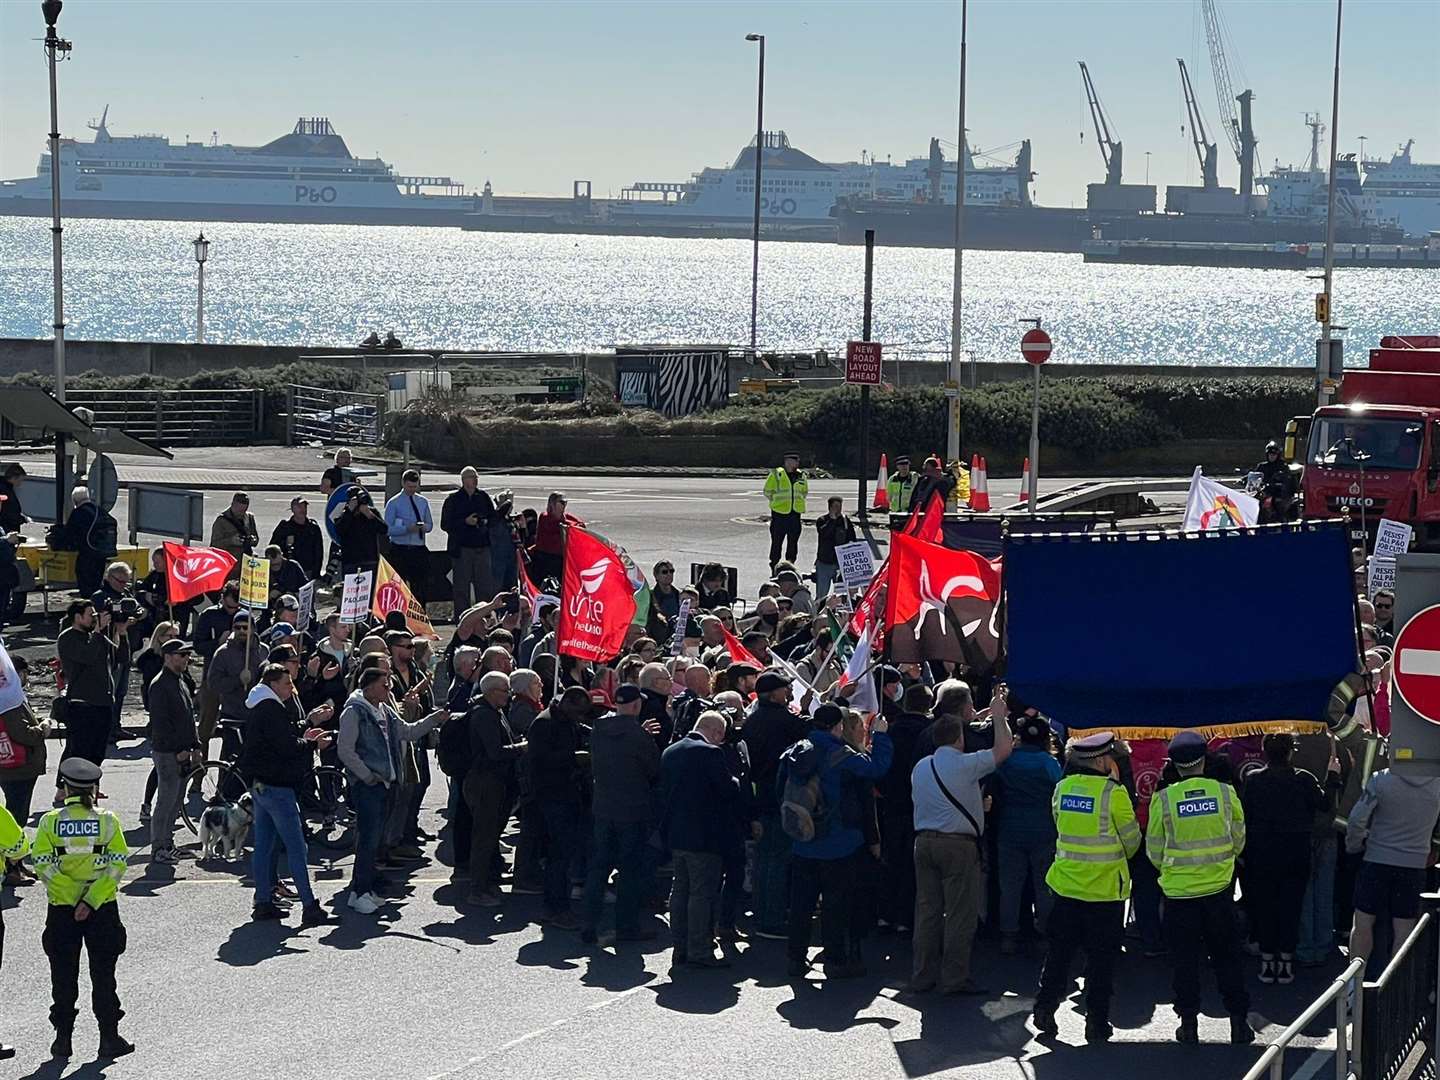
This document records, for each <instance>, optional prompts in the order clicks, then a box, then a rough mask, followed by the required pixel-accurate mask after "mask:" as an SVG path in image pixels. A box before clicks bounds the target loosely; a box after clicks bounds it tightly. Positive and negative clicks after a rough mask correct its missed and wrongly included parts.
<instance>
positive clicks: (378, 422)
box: [285, 383, 385, 446]
mask: <svg viewBox="0 0 1440 1080" xmlns="http://www.w3.org/2000/svg"><path fill="white" fill-rule="evenodd" d="M384 431H385V396H384V395H383V394H356V393H352V392H350V391H348V390H327V389H325V388H324V387H319V386H300V385H298V384H293V383H292V384H291V385H289V386H287V387H286V388H285V445H286V446H294V445H296V444H297V443H306V442H321V443H344V444H346V445H351V446H378V445H379V444H380V436H381V435H382V434H383V433H384Z"/></svg>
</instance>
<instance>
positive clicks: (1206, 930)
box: [1164, 890, 1298, 1018]
mask: <svg viewBox="0 0 1440 1080" xmlns="http://www.w3.org/2000/svg"><path fill="white" fill-rule="evenodd" d="M1297 917H1298V916H1297ZM1164 924H1165V939H1166V942H1167V943H1168V944H1169V946H1170V955H1171V958H1172V960H1173V962H1174V964H1175V1012H1176V1013H1177V1014H1179V1016H1180V1017H1182V1018H1184V1017H1189V1016H1197V1015H1199V1013H1200V962H1201V960H1203V959H1204V958H1205V957H1206V956H1207V955H1208V956H1209V957H1210V962H1211V964H1212V965H1213V966H1214V968H1215V981H1216V982H1217V983H1219V984H1220V1000H1221V1001H1223V1002H1224V1003H1225V1011H1226V1012H1227V1013H1229V1014H1230V1015H1231V1016H1244V1015H1246V1014H1247V1013H1248V1012H1249V1011H1250V994H1249V992H1248V991H1246V989H1245V973H1244V971H1243V970H1242V968H1241V961H1240V934H1239V931H1238V930H1236V928H1235V901H1234V900H1232V899H1231V898H1230V894H1229V891H1228V890H1227V891H1224V892H1218V893H1214V894H1212V895H1210V896H1199V897H1195V898H1194V899H1191V900H1172V899H1170V898H1169V897H1167V898H1166V900H1165V915H1164Z"/></svg>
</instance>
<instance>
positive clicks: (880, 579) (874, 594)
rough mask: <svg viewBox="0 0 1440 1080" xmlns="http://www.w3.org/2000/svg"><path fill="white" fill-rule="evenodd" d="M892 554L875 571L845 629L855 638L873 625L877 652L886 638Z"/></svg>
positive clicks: (872, 641) (872, 639) (857, 639)
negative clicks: (886, 597) (887, 600)
mask: <svg viewBox="0 0 1440 1080" xmlns="http://www.w3.org/2000/svg"><path fill="white" fill-rule="evenodd" d="M889 570H890V556H888V555H887V556H885V561H884V562H882V563H881V564H880V569H878V570H876V571H875V577H874V578H872V579H871V581H870V587H869V588H867V589H866V590H865V595H864V596H862V597H861V598H860V602H859V603H858V604H856V605H855V613H854V614H853V615H851V616H850V621H849V623H847V624H846V626H845V629H846V630H847V631H848V632H849V633H850V634H851V635H852V636H853V637H854V638H855V640H856V641H859V640H860V636H861V635H862V634H863V633H864V632H865V628H866V627H870V626H873V627H874V630H873V631H872V632H871V635H870V640H871V643H872V645H873V647H874V649H875V651H876V652H879V651H880V648H881V643H882V642H883V641H884V638H885V589H886V586H887V585H888V584H889V581H890V574H889Z"/></svg>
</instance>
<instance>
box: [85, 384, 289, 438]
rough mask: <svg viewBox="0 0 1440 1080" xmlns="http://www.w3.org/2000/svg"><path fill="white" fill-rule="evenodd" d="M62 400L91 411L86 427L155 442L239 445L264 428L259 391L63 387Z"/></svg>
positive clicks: (262, 393)
mask: <svg viewBox="0 0 1440 1080" xmlns="http://www.w3.org/2000/svg"><path fill="white" fill-rule="evenodd" d="M65 402H66V404H67V405H69V406H71V407H74V406H77V405H83V406H84V407H85V408H87V409H89V410H90V411H91V412H93V413H94V414H95V420H94V422H93V423H92V425H91V426H92V427H97V428H118V429H119V430H121V431H123V432H125V434H127V435H133V436H134V437H135V438H137V439H144V440H145V441H146V442H152V443H155V444H157V445H159V446H244V445H247V444H250V443H254V442H256V441H258V440H259V439H260V438H262V437H263V434H264V431H265V393H264V391H263V390H83V389H67V390H66V391H65Z"/></svg>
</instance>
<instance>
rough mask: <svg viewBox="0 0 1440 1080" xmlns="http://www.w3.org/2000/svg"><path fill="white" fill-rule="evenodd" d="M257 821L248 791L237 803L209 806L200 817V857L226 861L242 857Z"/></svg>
mask: <svg viewBox="0 0 1440 1080" xmlns="http://www.w3.org/2000/svg"><path fill="white" fill-rule="evenodd" d="M254 820H255V815H254V813H253V812H252V811H251V804H250V793H249V792H248V791H247V792H246V793H245V794H244V795H241V796H240V798H239V800H238V801H237V802H221V803H215V804H213V805H211V806H207V807H206V808H205V810H204V812H203V813H202V814H201V815H200V857H201V858H202V859H213V858H216V857H217V856H218V857H220V858H223V859H224V860H225V861H226V862H230V861H232V860H234V859H237V858H239V857H240V856H241V854H242V853H243V851H244V848H245V838H246V837H247V836H249V835H250V823H251V822H252V821H254Z"/></svg>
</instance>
